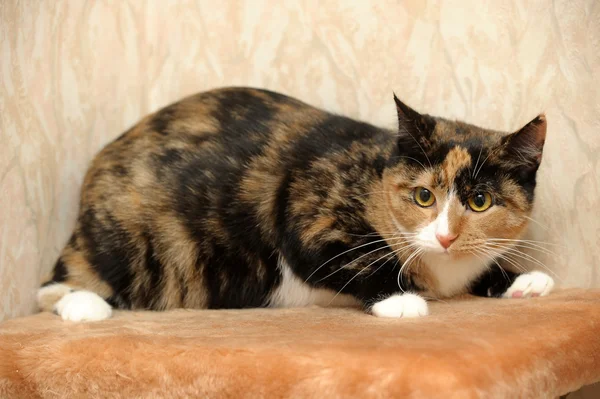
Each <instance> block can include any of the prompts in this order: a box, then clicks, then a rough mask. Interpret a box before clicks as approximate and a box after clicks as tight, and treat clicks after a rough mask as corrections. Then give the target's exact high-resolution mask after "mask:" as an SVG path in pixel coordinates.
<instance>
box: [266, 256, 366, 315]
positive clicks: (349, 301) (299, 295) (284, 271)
mask: <svg viewBox="0 0 600 399" xmlns="http://www.w3.org/2000/svg"><path fill="white" fill-rule="evenodd" d="M279 270H280V271H281V283H280V284H279V287H277V288H276V289H275V291H274V292H273V294H271V297H270V298H269V306H270V307H274V308H293V307H304V306H312V305H317V306H331V307H350V306H358V305H359V302H358V300H357V299H356V298H354V297H353V296H351V295H345V294H339V295H337V296H336V292H335V291H333V290H327V289H323V288H313V287H311V286H309V285H308V284H306V283H305V282H304V281H302V280H301V279H299V278H298V277H296V275H294V272H292V270H291V269H290V267H289V265H288V264H287V263H286V262H285V261H284V260H283V259H280V260H279ZM334 297H335V298H334Z"/></svg>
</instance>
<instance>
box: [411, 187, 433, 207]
mask: <svg viewBox="0 0 600 399" xmlns="http://www.w3.org/2000/svg"><path fill="white" fill-rule="evenodd" d="M414 198H415V202H416V203H417V204H418V205H419V206H422V207H423V208H427V207H430V206H431V205H433V204H434V203H435V196H434V195H433V193H432V192H431V191H429V190H427V189H426V188H425V187H417V188H416V189H415V193H414Z"/></svg>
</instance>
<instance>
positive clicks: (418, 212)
mask: <svg viewBox="0 0 600 399" xmlns="http://www.w3.org/2000/svg"><path fill="white" fill-rule="evenodd" d="M397 108H398V115H399V119H400V130H399V140H398V152H397V153H396V154H394V156H393V157H392V159H391V160H390V164H389V166H388V168H387V169H386V171H385V172H384V193H385V196H386V198H385V204H386V209H387V211H388V213H389V217H390V219H391V221H392V223H393V226H392V227H393V231H394V232H398V233H401V234H402V236H403V237H404V238H405V240H406V242H408V243H409V245H410V246H406V245H405V251H404V254H405V255H406V254H412V253H415V252H418V253H419V254H420V255H425V256H438V257H449V259H457V258H474V259H481V260H482V261H486V260H487V261H489V260H490V257H496V256H497V255H498V254H501V253H504V252H505V251H506V249H507V248H510V247H512V245H513V244H514V242H515V241H511V240H515V239H518V238H520V237H521V236H522V234H523V232H524V230H525V227H526V226H527V223H528V221H529V214H530V212H531V209H532V205H533V197H534V189H535V185H536V172H537V169H538V167H539V164H540V161H541V154H542V148H543V144H544V139H545V132H546V121H545V118H544V117H543V116H539V117H537V118H536V119H534V120H533V121H532V122H530V123H529V124H528V125H527V126H525V127H524V128H523V129H521V130H519V131H518V132H516V133H513V134H511V135H507V134H502V133H499V132H494V131H489V130H484V129H481V128H478V127H475V126H472V125H467V124H464V123H460V122H453V121H448V120H444V119H440V118H433V117H430V116H426V115H420V114H418V113H416V112H415V111H414V110H412V109H410V108H409V107H407V106H406V105H404V104H402V103H401V102H400V101H398V100H397ZM494 255H496V256H494Z"/></svg>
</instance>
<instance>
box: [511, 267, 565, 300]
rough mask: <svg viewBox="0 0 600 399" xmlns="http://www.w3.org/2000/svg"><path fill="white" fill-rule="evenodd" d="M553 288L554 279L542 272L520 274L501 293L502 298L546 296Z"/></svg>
mask: <svg viewBox="0 0 600 399" xmlns="http://www.w3.org/2000/svg"><path fill="white" fill-rule="evenodd" d="M553 288H554V279H553V278H552V277H550V276H549V275H547V274H546V273H543V272H537V271H536V272H531V273H525V274H521V275H520V276H519V277H517V278H516V279H515V281H514V282H513V283H512V285H511V286H510V287H509V288H508V289H507V290H506V292H505V293H504V294H503V295H502V296H503V297H504V298H529V297H532V296H546V295H548V294H549V293H550V292H551V291H552V289H553Z"/></svg>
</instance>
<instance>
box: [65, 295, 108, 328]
mask: <svg viewBox="0 0 600 399" xmlns="http://www.w3.org/2000/svg"><path fill="white" fill-rule="evenodd" d="M54 310H56V313H58V314H59V315H60V317H62V318H63V320H70V321H98V320H104V319H108V318H109V317H110V315H111V314H112V309H111V307H110V305H109V304H108V303H106V301H105V300H104V299H102V298H101V297H100V296H99V295H98V294H96V293H94V292H91V291H75V292H71V293H70V294H67V295H65V296H63V297H62V298H61V300H60V301H58V302H57V303H56V305H55V306H54Z"/></svg>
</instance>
